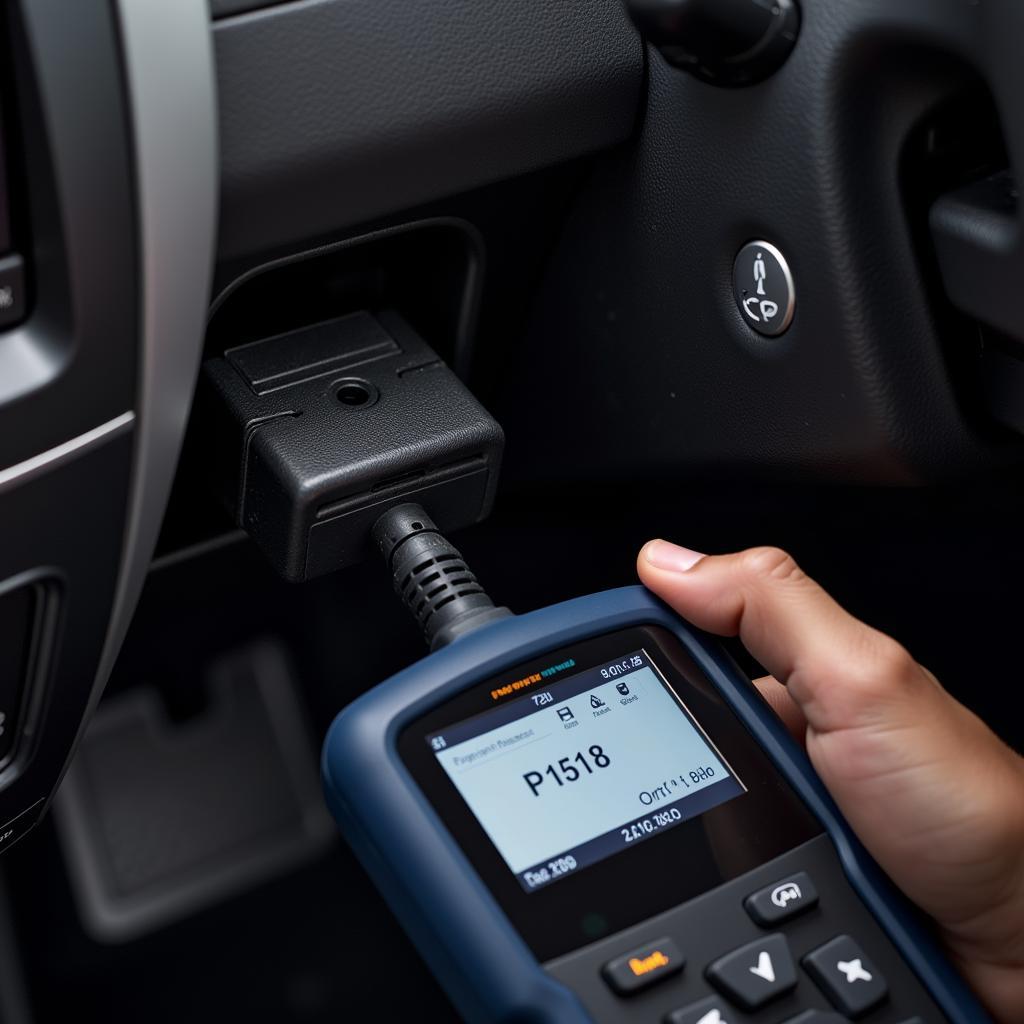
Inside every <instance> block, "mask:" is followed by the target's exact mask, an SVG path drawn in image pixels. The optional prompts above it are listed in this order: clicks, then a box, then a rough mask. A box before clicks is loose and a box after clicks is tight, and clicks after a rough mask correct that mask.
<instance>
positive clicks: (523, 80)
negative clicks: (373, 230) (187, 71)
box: [214, 0, 643, 258]
mask: <svg viewBox="0 0 1024 1024" xmlns="http://www.w3.org/2000/svg"><path fill="white" fill-rule="evenodd" d="M214 36H215V46H216V58H217V73H218V87H219V96H220V104H219V105H220V126H221V160H222V174H223V181H222V187H223V194H222V208H221V228H220V243H219V250H220V255H221V257H222V258H224V257H234V256H239V255H243V254H249V253H254V252H256V251H259V250H264V249H269V248H271V247H274V246H279V245H283V244H286V243H289V242H294V241H296V240H299V239H306V238H312V237H322V236H324V235H328V234H329V233H331V232H336V231H339V230H340V229H342V228H345V227H348V226H350V225H354V224H357V223H360V222H366V221H369V220H371V219H372V218H375V217H379V216H381V215H384V214H387V213H392V212H395V211H398V210H402V209H405V208H408V207H411V206H413V205H415V204H418V203H423V202H425V201H428V200H431V199H436V198H439V197H442V196H447V195H452V194H455V193H457V192H461V191H465V190H468V189H471V188H474V187H476V186H479V185H483V184H485V183H487V182H491V181H496V180H500V179H504V178H510V177H513V176H515V175H518V174H522V173H524V172H526V171H530V170H533V169H536V168H540V167H543V166H546V165H549V164H554V163H558V162H560V161H565V160H568V159H570V158H572V157H575V156H579V155H582V154H585V153H590V152H593V151H595V150H597V149H600V148H602V147H606V146H610V145H612V144H613V143H616V142H620V141H623V140H624V139H626V138H627V137H628V136H629V134H630V132H631V131H632V129H633V126H634V123H635V119H636V116H637V112H638V105H639V101H640V87H641V82H642V69H643V53H642V47H641V44H640V40H639V37H638V36H637V34H636V33H635V32H634V30H633V28H632V26H631V25H630V24H629V22H628V20H627V18H626V15H625V13H624V11H623V8H622V5H621V3H620V2H619V0H591V2H589V3H586V4H582V3H551V2H550V0H519V2H514V3H508V2H501V0H435V2H432V3H429V4H427V3H407V2H406V0H332V2H323V3H295V4H285V5H282V6H277V7H272V8H268V9H266V10H263V11H258V12H256V13H254V14H247V15H241V16H239V17H235V18H230V19H227V20H224V21H220V22H217V23H215V27H214Z"/></svg>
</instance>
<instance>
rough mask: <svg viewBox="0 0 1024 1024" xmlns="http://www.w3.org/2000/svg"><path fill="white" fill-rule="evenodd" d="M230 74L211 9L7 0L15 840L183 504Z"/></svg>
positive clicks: (5, 773) (3, 621)
mask: <svg viewBox="0 0 1024 1024" xmlns="http://www.w3.org/2000/svg"><path fill="white" fill-rule="evenodd" d="M140 26H141V27H140ZM155 46H156V48H157V50H158V52H157V53H156V54H154V53H153V52H152V51H153V49H154V47H155ZM147 49H148V51H150V52H147ZM212 77H213V76H212V60H211V54H210V46H209V31H208V24H207V10H206V6H205V3H204V2H203V0H183V2H181V3H176V4H173V5H154V4H152V3H150V2H149V0H118V2H117V3H109V2H107V0H76V2H75V3H73V4H67V3H65V2H63V0H9V2H6V3H4V4H0V103H2V105H3V134H4V138H3V146H2V147H0V148H2V151H3V152H4V155H5V156H6V159H7V164H8V166H7V171H8V175H7V178H8V193H9V194H8V196H6V197H0V199H3V198H6V199H8V200H9V207H10V212H11V238H10V244H11V247H12V249H13V250H14V252H15V253H16V254H17V258H18V259H19V260H21V261H22V262H23V265H24V267H25V277H26V280H27V281H28V282H29V287H28V290H27V293H26V299H25V315H24V317H23V319H22V320H21V322H20V323H18V324H16V325H15V326H12V327H8V329H6V330H0V617H2V618H0V638H2V639H3V641H4V642H5V643H6V644H8V645H9V650H8V652H7V653H8V655H9V656H8V657H7V658H6V660H4V661H3V662H2V664H0V671H2V672H3V674H4V677H3V679H2V680H0V850H4V849H6V848H7V847H8V846H10V845H11V844H12V843H14V842H15V841H17V839H19V838H20V837H21V836H22V835H23V834H24V833H25V831H27V828H28V827H31V825H32V824H34V822H35V821H36V820H37V819H38V817H39V815H40V814H41V812H42V811H43V810H44V809H45V807H46V806H47V803H48V801H49V798H50V796H51V795H52V793H53V791H54V789H55V787H56V786H57V784H58V782H59V781H60V779H61V777H62V775H63V772H64V769H65V767H66V765H67V763H68V760H69V758H70V756H71V754H72V752H73V750H74V746H75V743H76V740H77V737H78V735H79V733H80V730H81V728H82V724H83V722H84V720H85V718H86V717H87V715H88V714H89V712H90V710H91V708H92V706H93V705H94V704H95V702H96V701H97V700H98V699H99V694H100V691H101V690H102V686H103V683H104V682H105V679H106V675H107V672H108V671H109V667H110V663H111V661H112V659H113V655H114V653H116V650H117V647H118V645H119V643H120V639H121V636H122V635H123V631H124V629H125V628H126V626H127V620H128V618H129V616H130V615H131V613H132V610H133V608H134V604H135V601H136V599H137V596H138V589H139V587H140V586H141V582H142V577H143V575H144V572H145V569H146V567H147V566H148V563H149V559H150V556H151V553H152V546H153V543H154V541H155V535H156V529H157V527H158V525H159V521H160V517H161V515H162V511H163V505H164V503H165V502H166V492H167V489H168V488H169V486H170V479H171V475H172V472H173V468H174V464H175V461H176V458H177V452H178V446H179V445H180V440H181V435H182V433H183V431H184V421H185V417H186V414H187V410H188V407H189V402H190V400H191V394H192V388H193V386H194V380H195V373H196V369H197V367H198V359H199V347H200V344H201V337H202V326H203V322H204V316H205V308H206V302H207V297H208V287H209V278H210V266H211V260H212V250H213V237H212V236H213V230H214V223H215V195H216V191H215V181H216V178H215V174H216V163H215V159H214V131H213V116H214V109H215V100H214V95H213V90H212ZM154 97H156V101H155V102H154ZM161 146H162V147H164V149H163V150H161ZM168 151H169V152H168ZM176 153H177V157H176V159H177V160H178V161H179V162H183V161H185V160H187V161H188V166H187V167H185V168H182V167H179V166H177V164H176V163H175V154H176ZM186 154H187V155H186ZM169 222H170V223H169ZM197 224H198V227H197V226H196V225H197ZM12 652H13V653H12Z"/></svg>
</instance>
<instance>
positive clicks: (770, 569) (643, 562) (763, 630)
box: [637, 540, 934, 732]
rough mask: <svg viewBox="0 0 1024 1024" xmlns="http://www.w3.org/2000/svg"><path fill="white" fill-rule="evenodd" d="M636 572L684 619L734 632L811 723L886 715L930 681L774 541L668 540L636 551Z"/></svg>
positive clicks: (845, 723)
mask: <svg viewBox="0 0 1024 1024" xmlns="http://www.w3.org/2000/svg"><path fill="white" fill-rule="evenodd" d="M637 569H638V572H639V574H640V578H641V580H642V581H643V582H644V584H646V586H647V587H649V588H650V589H651V590H653V591H654V592H655V593H656V594H658V595H659V596H660V597H661V598H662V599H663V600H665V601H666V602H667V603H668V604H670V605H671V606H672V607H673V608H674V609H675V610H676V611H678V612H679V613H680V615H682V616H683V617H684V618H685V619H687V620H689V621H690V622H692V623H694V625H696V626H699V627H700V628H702V629H706V630H708V631H709V632H712V633H718V634H720V635H736V634H738V635H739V637H740V639H741V640H742V641H743V643H744V645H745V646H746V648H747V650H749V651H750V653H751V654H753V655H754V657H755V658H757V660H758V661H759V662H760V663H761V664H762V665H764V666H765V668H766V669H768V670H769V671H770V672H771V673H772V675H773V676H775V678H776V679H778V680H779V682H780V683H782V684H783V685H785V686H786V687H787V688H788V690H789V693H790V695H791V696H792V697H793V699H794V700H795V701H796V704H797V705H798V706H799V707H800V708H801V709H802V711H803V713H804V714H805V715H806V717H807V721H808V722H809V723H810V725H811V726H812V727H813V728H814V729H815V730H816V731H818V732H828V731H830V730H833V729H843V728H849V727H854V726H858V725H865V724H874V723H877V722H879V721H882V720H884V721H885V722H886V723H887V724H888V725H892V724H894V715H896V716H897V717H898V709H900V708H902V709H903V712H904V713H905V714H910V713H911V709H910V704H909V702H908V700H907V698H908V697H911V696H913V697H916V696H919V694H920V691H922V690H923V689H925V688H929V687H932V688H934V684H932V683H931V682H930V681H929V679H928V677H927V676H926V675H925V673H924V672H923V670H922V669H921V668H920V666H918V665H917V664H916V662H914V661H913V659H912V658H911V657H910V655H909V654H907V652H906V651H905V650H904V649H903V648H902V647H901V646H900V645H899V644H897V643H896V642H895V641H894V640H892V639H891V638H890V637H887V636H885V634H883V633H880V632H878V631H877V630H875V629H872V628H871V627H870V626H867V625H865V624H864V623H863V622H860V621H859V620H857V619H855V618H854V617H853V616H852V615H850V614H849V613H848V612H846V611H844V610H843V609H842V608H841V607H840V606H839V605H838V604H837V603H836V602H835V601H834V600H833V599H832V598H831V597H830V596H829V595H828V594H827V593H825V591H824V590H822V588H821V587H820V586H818V584H817V583H815V582H814V580H812V579H811V578H810V577H809V576H807V575H806V574H805V573H804V572H802V571H801V570H800V568H799V566H797V564H796V562H794V561H793V559H792V558H791V557H790V556H789V555H788V554H786V553H785V552H784V551H780V550H779V549H777V548H751V549H750V550H748V551H741V552H739V553H737V554H730V555H700V554H699V553H698V552H694V551H690V550H688V549H686V548H679V547H677V546H676V545H674V544H669V543H668V542H667V541H663V540H655V541H650V542H648V543H647V544H646V545H645V546H644V548H643V550H642V551H641V552H640V557H639V558H638V560H637Z"/></svg>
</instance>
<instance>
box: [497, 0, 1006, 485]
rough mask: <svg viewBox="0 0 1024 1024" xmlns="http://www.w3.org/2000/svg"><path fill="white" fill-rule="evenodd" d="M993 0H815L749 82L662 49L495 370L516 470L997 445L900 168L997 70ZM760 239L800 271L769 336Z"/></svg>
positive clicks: (805, 460)
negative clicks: (780, 329)
mask: <svg viewBox="0 0 1024 1024" xmlns="http://www.w3.org/2000/svg"><path fill="white" fill-rule="evenodd" d="M991 6H992V10H990V11H987V12H984V11H983V10H982V7H983V5H981V6H977V7H976V6H971V5H969V4H961V3H946V2H940V3H936V2H932V0H901V2H900V3H892V2H888V0H873V2H858V3H849V2H847V0H816V2H815V3H806V4H804V5H803V8H802V9H803V15H804V17H803V26H802V29H801V35H800V38H799V41H798V42H797V45H796V47H795V49H794V51H793V53H792V54H791V56H790V58H789V60H788V62H787V63H786V64H785V65H784V66H783V67H782V68H781V69H780V70H779V71H778V72H777V73H776V74H775V75H774V76H772V77H771V78H769V79H767V80H766V81H764V82H762V83H760V84H759V85H756V86H753V87H749V88H746V89H739V90H727V89H717V88H714V87H711V86H708V85H706V84H704V83H702V82H700V81H697V80H695V79H694V78H693V77H692V76H690V75H687V74H685V73H682V72H680V71H677V70H675V69H672V68H670V67H669V66H667V65H666V63H665V62H664V60H663V59H662V58H661V57H660V56H659V55H658V54H656V53H652V54H651V56H650V81H649V95H648V103H647V105H646V110H645V116H644V122H643V125H642V127H641V129H640V132H639V137H638V139H637V143H636V146H635V148H631V149H630V150H628V151H627V150H620V151H616V152H615V153H614V154H609V155H608V156H607V157H606V158H602V160H601V161H600V166H599V168H598V170H597V171H596V173H595V175H594V176H593V179H592V181H591V183H590V185H589V187H588V188H587V189H585V190H584V192H583V194H582V196H581V199H580V201H579V203H578V205H577V206H576V207H575V209H574V210H573V211H572V213H571V214H570V217H569V221H568V225H567V228H566V231H565V232H564V235H563V238H562V242H561V245H560V247H559V248H558V250H557V252H556V254H555V256H554V257H553V261H552V265H551V270H550V272H549V274H548V277H547V280H546V282H545V287H544V290H543V294H542V297H541V300H540V302H539V304H538V308H537V311H536V315H535V318H534V322H533V328H532V330H531V331H530V334H529V337H528V338H527V341H526V344H525V345H522V346H521V347H519V348H517V349H516V351H514V352H511V353H509V355H508V359H507V360H506V363H505V365H504V367H503V370H502V373H501V383H502V385H503V387H504V392H503V397H502V399H501V400H498V401H493V402H492V406H493V408H494V411H495V414H496V415H497V417H498V419H499V421H500V422H502V423H503V425H504V426H505V428H506V430H507V432H508V434H509V437H510V439H511V443H510V445H509V459H508V463H507V468H506V473H507V475H517V474H518V475H519V476H521V477H529V478H531V479H534V480H535V479H536V478H538V477H541V478H557V479H559V480H562V481H565V480H566V479H576V480H583V481H597V480H602V479H605V480H606V479H608V478H609V477H615V478H620V479H630V480H633V479H636V478H637V477H647V478H656V479H664V478H665V477H667V476H672V475H681V474H688V475H694V474H705V475H722V476H733V477H735V476H742V477H744V478H748V479H749V478H750V477H753V476H762V477H779V476H788V477H791V478H792V477H799V476H804V477H807V476H814V477H817V478H819V479H820V478H829V479H834V480H842V481H854V480H860V481H874V482H886V483H908V482H918V481H921V480H924V479H934V478H939V477H943V476H950V475H954V474H958V473H965V472H972V471H975V470H977V469H978V468H980V467H986V466H988V467H992V466H993V465H995V464H997V463H998V462H1000V460H1002V459H1003V458H1004V452H1003V451H1002V449H1001V442H1000V440H999V435H997V434H996V432H995V430H994V429H993V428H991V427H989V425H988V424H987V423H986V421H985V419H984V418H983V417H977V418H976V419H974V420H973V421H972V420H971V419H970V418H969V416H968V415H967V413H966V412H965V408H964V406H963V404H962V400H961V395H960V394H959V393H958V389H957V386H956V385H957V381H956V380H955V379H954V377H953V374H952V373H951V370H950V366H949V365H948V364H947V360H946V357H945V354H944V337H943V333H942V332H943V328H944V326H945V325H944V324H943V323H942V322H939V321H938V320H937V317H936V307H933V305H932V303H931V301H930V299H931V296H930V294H929V291H928V288H927V285H926V279H925V273H924V268H923V267H922V263H921V260H920V259H919V258H918V250H917V248H916V246H915V238H914V237H913V234H912V231H911V227H910V225H909V223H908V218H907V212H906V207H905V204H904V197H903V195H902V194H901V181H900V165H901V156H902V153H903V147H904V145H905V143H906V140H907V138H908V134H909V133H910V132H911V130H912V129H913V127H914V126H915V125H916V124H917V123H918V121H919V120H920V118H921V117H922V116H923V115H924V114H925V113H926V112H927V111H929V110H931V109H932V108H933V107H934V106H935V105H936V104H937V103H938V102H940V101H941V100H943V99H944V98H945V97H947V96H949V95H950V94H951V93H952V92H954V91H955V90H957V89H958V88H960V87H961V86H962V84H963V82H964V81H965V80H966V79H967V78H968V77H969V74H973V72H972V71H969V69H971V68H972V66H973V69H974V71H976V72H977V73H980V74H984V73H985V71H986V67H985V63H984V57H985V53H986V52H987V49H986V47H985V45H983V43H984V40H983V33H982V30H983V29H984V28H993V29H994V27H995V25H996V24H997V23H998V18H997V17H996V16H995V9H996V7H1000V6H1002V5H991ZM988 19H991V21H990V23H989V22H988ZM1018 64H1019V60H1018ZM1020 95H1021V93H1020V90H1019V89H1018V91H1017V101H1018V102H1019V97H1020ZM1007 99H1008V100H1009V97H1007ZM1018 116H1019V114H1018ZM752 239H765V240H767V241H770V242H773V243H774V244H775V245H777V246H778V247H779V248H780V249H781V250H782V252H783V253H784V254H785V256H786V257H787V259H788V260H789V263H790V265H791V267H792V271H793V274H794V277H795V284H796V313H795V318H794V320H793V323H792V326H791V327H790V328H789V330H788V331H787V332H786V333H785V334H784V335H783V336H782V337H781V338H779V339H777V340H768V339H763V338H760V337H759V336H758V335H756V334H754V332H753V331H751V330H750V329H749V328H748V327H747V326H746V325H745V324H744V323H743V321H742V319H741V317H740V315H739V313H738V310H737V308H736V304H735V301H734V298H733V295H732V291H731V287H730V274H731V268H732V262H733V259H734V257H735V255H736V253H737V252H738V250H739V249H740V247H741V246H742V245H743V244H744V243H746V242H748V241H750V240H752ZM527 389H529V390H528V393H529V394H530V396H531V402H530V405H529V408H528V409H526V408H523V407H522V405H521V396H522V395H523V394H524V393H526V392H527ZM986 429H988V430H989V433H986ZM552 437H557V438H558V444H554V445H553V444H551V443H550V438H552ZM567 452H571V453H572V458H571V459H568V458H566V453H567ZM1009 454H1010V457H1011V458H1017V459H1019V449H1018V450H1017V452H1016V454H1014V452H1013V451H1011V452H1010V453H1009ZM517 456H518V457H519V460H520V461H519V462H518V463H517V461H516V460H517Z"/></svg>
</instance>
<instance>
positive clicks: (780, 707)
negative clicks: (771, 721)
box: [754, 676, 807, 744]
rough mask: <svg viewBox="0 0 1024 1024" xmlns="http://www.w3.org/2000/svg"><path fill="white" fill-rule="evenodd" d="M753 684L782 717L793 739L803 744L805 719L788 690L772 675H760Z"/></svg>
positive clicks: (805, 727) (805, 728)
mask: <svg viewBox="0 0 1024 1024" xmlns="http://www.w3.org/2000/svg"><path fill="white" fill-rule="evenodd" d="M754 685H755V686H756V687H757V688H758V690H760V691H761V696H762V697H764V699H765V700H766V701H767V702H768V703H769V705H771V709H772V710H773V711H774V712H775V714H777V715H778V716H779V718H781V719H782V724H783V725H784V726H785V727H786V728H787V729H788V730H789V734H790V735H791V736H792V737H793V739H795V740H796V741H797V743H800V744H803V742H804V734H805V733H806V732H807V719H806V718H805V717H804V713H803V712H802V711H801V710H800V708H799V707H798V706H797V703H796V701H795V700H793V698H792V697H791V696H790V693H789V690H787V689H786V688H785V687H784V686H783V685H782V683H780V682H779V681H778V680H777V679H775V678H774V677H773V676H761V678H760V679H755V680H754Z"/></svg>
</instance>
